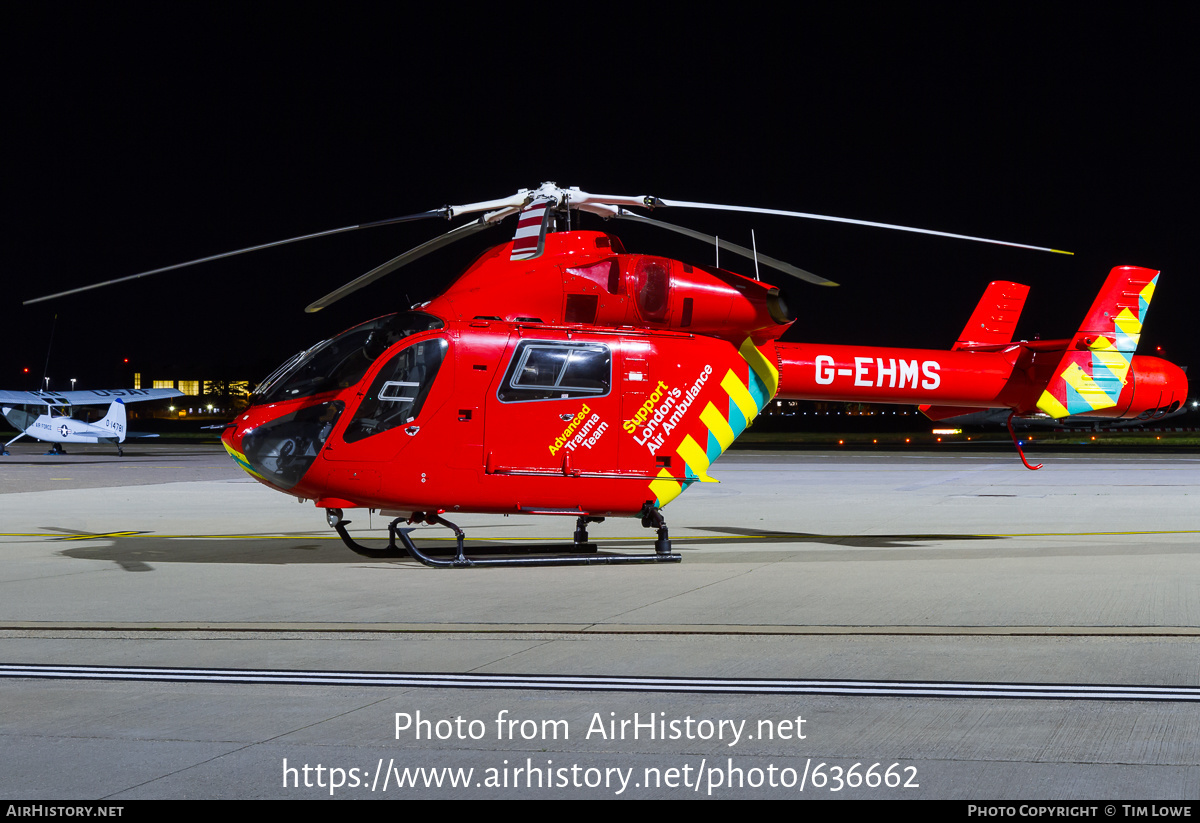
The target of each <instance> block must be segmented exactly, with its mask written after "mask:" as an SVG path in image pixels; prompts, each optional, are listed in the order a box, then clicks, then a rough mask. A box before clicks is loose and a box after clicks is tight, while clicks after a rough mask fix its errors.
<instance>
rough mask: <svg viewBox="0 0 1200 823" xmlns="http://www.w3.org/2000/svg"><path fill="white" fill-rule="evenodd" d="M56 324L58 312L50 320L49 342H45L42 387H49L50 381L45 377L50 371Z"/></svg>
mask: <svg viewBox="0 0 1200 823" xmlns="http://www.w3.org/2000/svg"><path fill="white" fill-rule="evenodd" d="M57 325H58V314H55V315H54V320H52V321H51V322H50V342H49V343H47V344H46V364H45V365H44V366H42V388H43V389H48V388H50V381H49V379H48V378H47V377H46V375H47V374H49V373H50V350H51V349H52V348H54V327H55V326H57Z"/></svg>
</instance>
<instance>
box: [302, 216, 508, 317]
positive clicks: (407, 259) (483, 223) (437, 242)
mask: <svg viewBox="0 0 1200 823" xmlns="http://www.w3.org/2000/svg"><path fill="white" fill-rule="evenodd" d="M515 211H517V209H516V208H505V209H501V210H500V211H496V212H492V213H491V214H485V215H484V216H482V217H480V218H479V219H478V220H474V221H472V222H470V223H467V224H465V225H462V226H459V227H458V228H456V229H451V230H450V231H448V232H446V233H445V234H443V235H442V236H441V237H435V238H433V239H432V240H430V241H428V242H426V243H422V244H421V245H419V246H417V247H416V248H413V249H409V250H408V251H406V252H404V253H403V254H399V255H397V256H395V257H393V258H392V259H391V260H389V261H387V262H386V263H384V264H383V265H382V266H376V267H375V268H373V269H371V270H370V271H369V272H367V273H366V274H364V275H362V276H361V277H357V278H355V279H354V280H351V281H350V282H349V283H347V284H346V285H344V286H342V287H341V288H339V289H336V290H334V291H331V292H330V293H329V294H327V295H325V296H324V297H322V298H320V299H319V300H315V301H313V302H312V303H310V304H309V305H308V306H307V307H305V309H304V310H305V311H306V312H309V313H310V314H311V313H312V312H317V311H320V310H321V309H324V308H328V307H329V306H332V305H333V304H334V303H336V302H337V301H339V300H341V299H342V298H343V297H345V296H346V295H348V294H353V293H354V292H356V291H358V290H359V289H361V288H362V287H363V286H366V285H369V284H371V283H374V282H375V281H376V280H378V279H379V278H381V277H383V276H384V275H386V274H391V273H392V272H394V271H395V270H396V269H398V268H400V267H401V266H405V265H408V264H409V263H411V262H413V261H414V260H418V259H420V258H422V257H424V256H425V255H427V254H429V253H430V252H432V251H437V250H438V249H440V248H442V246H448V245H450V244H451V243H453V242H455V241H456V240H462V239H463V238H464V237H470V236H471V235H472V234H474V233H475V232H477V231H480V230H481V229H486V228H488V227H489V226H493V225H495V224H496V223H497V222H498V221H500V220H502V219H503V218H505V217H507V216H508V215H510V214H512V213H513V212H515Z"/></svg>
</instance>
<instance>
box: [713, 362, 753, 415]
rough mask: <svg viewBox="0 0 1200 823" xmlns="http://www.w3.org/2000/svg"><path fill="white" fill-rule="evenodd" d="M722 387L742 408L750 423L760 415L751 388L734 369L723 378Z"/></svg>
mask: <svg viewBox="0 0 1200 823" xmlns="http://www.w3.org/2000/svg"><path fill="white" fill-rule="evenodd" d="M721 388H723V389H724V390H725V392H726V393H727V394H728V395H729V396H730V397H731V398H732V399H733V402H734V403H736V404H737V407H738V408H739V409H741V412H742V416H743V417H745V418H746V422H747V423H749V422H750V421H751V420H753V419H754V418H755V417H757V416H758V406H756V405H755V404H754V398H753V397H751V396H750V390H749V389H748V388H746V384H745V383H743V382H742V381H741V378H739V377H738V376H737V375H736V374H734V373H733V369H730V370H729V371H728V372H726V373H725V376H724V377H723V378H722V379H721Z"/></svg>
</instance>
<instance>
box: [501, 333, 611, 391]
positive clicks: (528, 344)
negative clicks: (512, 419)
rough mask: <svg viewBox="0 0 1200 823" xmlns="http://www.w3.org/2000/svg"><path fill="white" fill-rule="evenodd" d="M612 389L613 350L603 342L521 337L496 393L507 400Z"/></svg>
mask: <svg viewBox="0 0 1200 823" xmlns="http://www.w3.org/2000/svg"><path fill="white" fill-rule="evenodd" d="M611 388H612V352H611V351H610V350H609V348H608V346H605V345H604V344H602V343H569V342H565V341H564V342H555V341H548V340H547V341H543V340H522V341H521V342H520V343H518V344H517V349H516V351H515V352H514V353H513V358H512V361H511V362H510V363H509V365H508V371H507V372H506V373H505V375H504V380H503V381H501V384H500V390H499V392H498V393H497V396H498V397H499V398H500V400H501V402H504V403H521V402H525V401H529V400H560V399H564V398H571V397H600V396H603V395H606V394H608V392H609V391H610V389H611Z"/></svg>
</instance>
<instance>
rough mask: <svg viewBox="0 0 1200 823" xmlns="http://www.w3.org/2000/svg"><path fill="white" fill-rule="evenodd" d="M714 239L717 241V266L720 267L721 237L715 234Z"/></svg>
mask: <svg viewBox="0 0 1200 823" xmlns="http://www.w3.org/2000/svg"><path fill="white" fill-rule="evenodd" d="M713 240H715V241H717V268H718V269H719V268H721V238H720V237H715V236H714V237H713Z"/></svg>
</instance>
